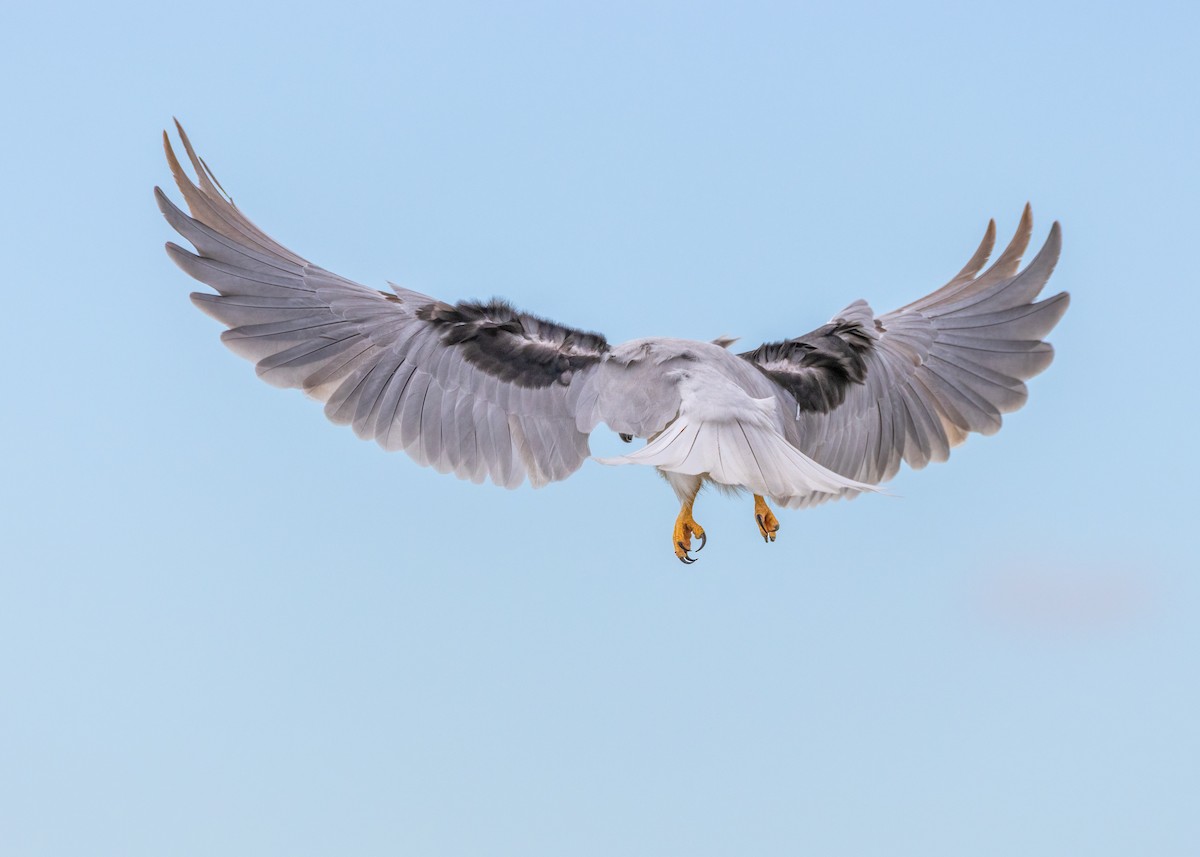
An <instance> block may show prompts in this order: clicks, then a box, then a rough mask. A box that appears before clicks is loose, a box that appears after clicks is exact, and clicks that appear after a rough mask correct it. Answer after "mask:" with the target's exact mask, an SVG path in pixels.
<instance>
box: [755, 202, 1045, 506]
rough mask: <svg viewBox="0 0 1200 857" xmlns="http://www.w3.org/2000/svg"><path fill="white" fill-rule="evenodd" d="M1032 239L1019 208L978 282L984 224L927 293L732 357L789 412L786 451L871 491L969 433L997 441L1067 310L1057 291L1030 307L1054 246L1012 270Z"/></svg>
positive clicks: (942, 456) (943, 454)
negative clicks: (1013, 227) (769, 386)
mask: <svg viewBox="0 0 1200 857" xmlns="http://www.w3.org/2000/svg"><path fill="white" fill-rule="evenodd" d="M1032 229H1033V217H1032V214H1031V213H1030V210H1029V206H1028V205H1027V206H1026V207H1025V211H1024V213H1023V214H1022V217H1021V222H1020V225H1019V226H1018V227H1017V233H1016V235H1015V236H1013V239H1012V241H1011V242H1010V243H1009V245H1008V247H1007V249H1005V250H1004V252H1003V253H1001V254H1000V257H999V258H998V259H997V260H996V262H995V264H993V265H992V267H991V268H989V269H988V270H987V271H984V272H983V273H982V274H980V273H979V272H980V270H981V269H982V268H983V266H984V264H986V262H987V260H988V257H989V256H990V255H991V251H992V247H993V246H994V244H995V236H996V226H995V223H994V222H992V223H989V224H988V228H987V232H986V234H985V235H984V238H983V242H982V243H981V244H980V245H979V249H978V250H977V251H976V252H975V255H974V256H972V257H971V260H970V261H969V262H968V263H967V265H966V267H964V268H963V269H962V271H960V272H959V273H958V274H957V275H956V276H955V277H954V278H953V279H952V280H950V282H948V283H946V285H944V286H942V288H940V289H938V290H937V291H935V292H933V293H932V294H929V295H927V296H925V297H923V298H921V299H920V300H918V301H914V302H913V303H911V304H909V305H908V306H906V307H903V308H901V309H898V310H895V311H894V312H889V313H887V314H885V315H881V316H876V315H875V313H874V312H873V311H872V310H871V308H870V306H868V305H867V303H866V302H865V301H861V300H860V301H855V302H854V303H852V304H851V305H850V306H848V307H847V308H846V309H844V310H843V311H842V312H840V313H838V315H837V316H836V317H835V318H834V319H833V320H832V321H831V322H830V323H829V324H826V325H824V326H823V327H820V328H818V329H817V330H815V331H813V332H812V333H809V334H806V335H804V336H800V337H797V338H795V339H789V340H786V341H784V342H776V343H770V344H766V345H762V346H760V347H759V348H757V349H755V350H754V351H750V352H746V353H745V354H743V355H741V356H742V357H744V358H746V359H747V360H749V361H751V362H752V363H754V364H755V365H757V366H758V368H759V369H760V370H762V372H764V373H765V374H766V375H767V376H769V377H770V378H771V379H773V380H774V381H775V382H776V383H777V384H778V385H779V387H780V388H781V391H780V395H781V396H783V397H785V399H786V401H787V404H788V407H789V408H791V409H793V410H794V411H795V416H796V418H795V420H794V421H790V422H791V423H792V425H791V429H792V430H793V431H792V433H793V436H792V438H791V439H792V440H793V442H795V443H796V445H797V446H798V447H799V448H800V449H801V450H803V451H804V452H805V453H806V454H807V455H809V456H810V457H811V458H813V459H814V460H816V461H817V462H819V463H820V464H823V465H824V466H825V467H828V468H829V469H830V470H833V471H834V472H835V473H839V474H841V475H843V476H846V477H849V478H851V479H856V480H859V481H861V482H868V483H878V482H882V481H884V480H886V479H890V478H891V477H892V476H894V475H895V473H896V471H897V470H898V469H899V468H900V462H901V460H904V461H906V462H908V463H909V465H911V466H912V467H914V468H921V467H924V466H925V465H926V464H928V463H929V462H930V461H945V460H946V458H947V457H948V456H949V454H950V448H951V447H954V446H957V445H958V444H960V443H962V442H963V441H964V440H966V438H967V435H968V434H969V433H970V432H979V433H981V434H992V433H994V432H996V431H997V430H999V428H1000V421H1001V414H1005V413H1009V412H1010V411H1015V410H1017V409H1018V408H1020V407H1021V406H1022V405H1024V404H1025V400H1026V398H1027V396H1028V391H1027V389H1026V387H1025V384H1024V382H1025V381H1026V380H1028V379H1029V378H1032V377H1033V376H1034V375H1037V374H1038V373H1039V372H1041V371H1042V370H1043V369H1045V368H1046V367H1047V366H1049V365H1050V361H1051V360H1052V359H1053V357H1054V349H1053V348H1052V347H1051V346H1050V345H1049V343H1046V342H1044V341H1042V339H1043V337H1045V336H1046V335H1047V334H1048V333H1049V332H1050V330H1051V329H1052V328H1053V327H1054V325H1055V324H1057V323H1058V320H1059V319H1060V318H1061V317H1062V314H1063V313H1064V312H1066V309H1067V304H1068V303H1069V296H1068V295H1067V293H1066V292H1062V293H1060V294H1057V295H1055V296H1054V297H1051V298H1047V299H1045V300H1043V301H1038V302H1034V301H1035V299H1036V298H1037V296H1038V294H1039V293H1040V292H1041V291H1042V288H1043V287H1044V286H1045V285H1046V281H1047V280H1048V279H1049V277H1050V274H1051V272H1053V270H1054V265H1055V263H1056V262H1057V261H1058V254H1059V249H1060V247H1061V243H1062V241H1061V230H1060V229H1059V225H1058V224H1057V223H1055V224H1054V225H1053V226H1052V227H1051V228H1050V235H1049V237H1048V238H1047V239H1046V243H1045V245H1044V246H1043V247H1042V249H1041V251H1040V252H1039V253H1038V254H1037V256H1036V257H1035V258H1034V259H1033V261H1032V262H1030V264H1029V266H1028V267H1026V268H1025V269H1024V270H1023V271H1022V270H1020V265H1021V256H1022V255H1023V254H1024V252H1025V248H1026V247H1027V246H1028V245H1029V238H1030V235H1031V233H1032ZM821 499H824V497H823V496H822V497H821Z"/></svg>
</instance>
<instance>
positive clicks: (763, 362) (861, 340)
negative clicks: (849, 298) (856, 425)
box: [738, 319, 875, 413]
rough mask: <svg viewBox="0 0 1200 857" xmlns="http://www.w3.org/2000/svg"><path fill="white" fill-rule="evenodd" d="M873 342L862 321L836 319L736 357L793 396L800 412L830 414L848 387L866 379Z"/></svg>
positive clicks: (841, 399) (843, 399) (841, 400)
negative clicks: (793, 337) (804, 332)
mask: <svg viewBox="0 0 1200 857" xmlns="http://www.w3.org/2000/svg"><path fill="white" fill-rule="evenodd" d="M874 343H875V336H873V335H872V334H870V333H868V332H867V330H866V329H865V328H864V327H863V325H862V324H861V323H860V322H857V321H847V320H844V319H837V320H836V321H833V322H831V323H829V324H827V325H825V326H823V327H819V328H817V329H816V330H814V331H813V332H812V333H807V334H805V335H804V336H798V337H796V338H795V339H786V340H784V341H782V342H769V343H767V344H765V345H760V346H759V347H758V348H756V349H754V350H753V351H746V352H743V353H742V354H739V355H738V356H739V357H743V358H745V359H746V360H749V361H750V362H751V363H753V364H754V365H755V366H757V367H758V368H759V370H760V371H762V373H763V374H764V375H766V376H767V377H768V378H770V379H771V380H773V381H774V382H775V383H777V384H779V386H781V387H783V388H784V389H785V390H787V391H788V392H789V393H791V394H792V397H793V398H794V399H795V400H796V404H797V406H798V407H799V408H800V410H802V411H815V412H818V413H828V412H830V411H832V410H833V409H834V408H836V407H838V406H839V405H840V404H842V402H844V401H845V400H846V392H847V391H848V390H849V388H850V385H851V384H861V383H863V382H864V381H865V380H866V378H867V361H866V355H867V353H868V352H869V351H870V350H871V349H872V348H873V347H874Z"/></svg>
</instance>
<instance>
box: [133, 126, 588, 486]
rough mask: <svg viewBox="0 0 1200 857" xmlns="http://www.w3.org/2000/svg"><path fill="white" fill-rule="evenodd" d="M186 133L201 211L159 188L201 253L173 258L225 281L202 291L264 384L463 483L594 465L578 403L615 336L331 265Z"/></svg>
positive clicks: (557, 473) (193, 271) (197, 273)
mask: <svg viewBox="0 0 1200 857" xmlns="http://www.w3.org/2000/svg"><path fill="white" fill-rule="evenodd" d="M176 126H177V127H178V123H176ZM179 134H180V137H181V139H182V142H183V145H184V148H185V149H186V151H187V155H188V157H189V159H190V160H191V162H192V166H193V167H194V169H195V171H196V174H197V178H198V184H193V183H192V181H191V180H190V179H189V177H188V176H187V174H186V173H185V172H184V170H183V168H182V167H181V166H180V164H179V161H178V159H177V158H176V157H175V153H174V151H173V150H172V148H171V144H170V140H169V139H168V138H167V135H166V134H165V133H164V134H163V143H164V147H165V149H166V155H167V161H168V163H169V164H170V167H171V171H172V173H173V174H174V177H175V181H176V183H177V184H178V186H179V189H180V191H181V192H182V194H183V197H184V199H185V200H186V202H187V205H188V208H189V209H190V211H191V216H190V217H189V216H188V215H187V214H185V213H184V212H182V211H181V210H180V209H179V208H177V207H176V206H175V205H174V204H173V203H172V202H171V201H170V200H169V199H168V198H167V196H166V195H165V194H164V193H163V192H162V191H161V190H160V189H158V188H155V195H156V197H157V199H158V205H159V208H160V209H161V210H162V212H163V215H164V216H165V217H166V219H167V221H168V222H169V223H170V224H171V226H172V227H174V228H175V230H176V231H177V232H178V233H179V234H180V235H181V236H183V237H184V238H185V239H187V240H188V241H189V242H190V243H191V244H192V245H193V247H194V248H195V249H196V253H191V252H189V251H187V250H185V249H183V248H182V247H179V246H177V245H175V244H171V243H168V244H167V252H168V254H169V255H170V256H171V258H172V259H173V260H174V261H175V262H176V263H177V264H178V265H179V266H180V267H181V268H183V270H184V271H186V272H187V273H188V274H190V275H191V276H193V277H195V278H196V279H197V280H200V281H201V282H203V283H206V284H208V285H209V286H212V287H213V288H214V289H216V290H217V292H218V294H211V293H207V292H197V293H194V294H193V295H192V300H193V302H195V304H196V305H197V306H198V307H200V309H202V310H204V311H205V312H206V313H208V314H209V315H211V316H213V317H214V318H216V319H217V320H218V321H220V322H222V323H223V324H225V325H226V326H227V327H228V328H229V329H228V330H226V331H225V332H224V333H223V334H222V336H221V339H222V341H223V342H224V343H225V344H226V345H227V346H229V348H231V349H232V350H233V351H234V352H236V353H237V354H239V355H241V356H242V357H245V358H247V359H249V360H252V361H254V362H255V363H256V368H257V372H258V375H259V377H261V378H262V379H263V380H264V381H267V382H268V383H270V384H273V385H275V386H279V387H297V388H299V389H302V390H304V392H305V393H307V394H308V395H310V396H312V397H313V398H315V399H318V400H320V401H322V402H325V414H326V416H328V417H329V419H330V420H332V421H333V422H335V423H339V424H348V425H350V426H352V427H353V429H354V432H355V434H357V435H358V436H359V437H361V438H365V439H374V440H375V441H376V442H378V443H379V445H380V446H382V447H383V448H384V449H388V450H395V449H403V450H404V451H405V452H407V453H408V454H409V455H411V456H412V457H413V458H414V459H415V460H416V461H417V462H418V463H420V464H422V465H430V466H433V467H435V468H437V469H438V470H440V471H442V472H447V471H453V472H454V473H455V474H456V475H457V476H459V477H461V478H464V479H471V480H473V481H475V482H481V481H483V480H484V479H485V478H490V479H491V480H492V481H493V482H495V483H496V484H498V485H502V486H505V487H508V488H515V487H516V486H518V485H520V484H521V483H522V481H523V480H524V479H525V478H526V477H528V478H529V481H530V482H531V483H532V484H533V485H534V486H540V485H544V484H545V483H547V482H551V481H554V480H558V479H564V478H566V477H567V476H569V475H570V474H571V473H574V472H575V471H576V470H578V469H579V467H580V466H581V465H582V463H583V462H584V460H585V459H586V458H587V456H588V442H587V434H586V433H584V432H582V431H580V430H579V427H578V426H577V421H576V417H575V412H576V402H575V400H576V399H577V398H578V395H579V389H580V387H581V386H582V385H581V383H580V382H581V380H582V379H584V378H585V377H586V375H587V374H588V373H589V371H590V370H591V369H592V368H593V367H594V366H595V365H596V364H597V363H598V362H599V361H600V359H601V357H602V356H603V355H604V354H605V353H607V351H608V350H609V346H608V344H607V342H605V340H604V338H603V337H602V336H599V335H597V334H591V333H585V332H583V331H579V330H573V329H571V328H568V327H564V326H562V325H558V324H555V323H553V322H549V321H546V320H545V319H541V318H538V317H536V316H533V315H529V314H527V313H522V312H518V311H517V310H514V309H513V308H512V307H511V306H509V305H508V304H505V303H503V302H501V301H490V302H487V303H472V302H461V303H458V304H456V305H450V304H446V303H442V302H441V301H438V300H435V299H433V298H431V297H428V296H426V295H422V294H419V293H417V292H413V291H409V290H407V289H402V288H399V287H395V286H393V287H392V288H393V291H392V292H390V293H389V292H380V291H376V290H375V289H371V288H368V287H366V286H362V285H359V284H357V283H354V282H351V281H350V280H346V279H344V278H342V277H339V276H337V275H336V274H332V273H330V272H329V271H326V270H324V269H322V268H319V267H317V266H315V265H313V264H311V263H309V262H307V261H306V260H304V259H303V258H301V257H300V256H298V255H296V254H295V253H293V252H291V251H290V250H288V249H286V248H285V247H283V246H281V245H280V244H278V243H277V242H275V241H274V240H272V239H271V238H270V237H268V236H267V235H266V234H265V233H263V232H262V231H261V230H260V229H259V228H258V227H256V226H255V225H254V224H253V223H251V222H250V221H249V220H248V219H247V218H246V217H245V216H244V215H243V214H242V213H241V212H240V211H239V210H238V209H237V207H236V206H234V205H233V202H232V200H231V199H229V198H227V197H226V195H225V194H224V192H223V191H222V189H221V188H220V185H219V184H218V183H217V181H216V179H215V177H214V176H213V175H212V173H211V172H210V171H209V169H208V166H207V165H206V164H205V163H204V162H203V161H202V160H201V159H200V158H198V157H197V156H196V154H195V152H194V151H193V149H192V146H191V143H190V142H189V140H188V138H187V136H186V134H184V133H183V129H182V128H179Z"/></svg>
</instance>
